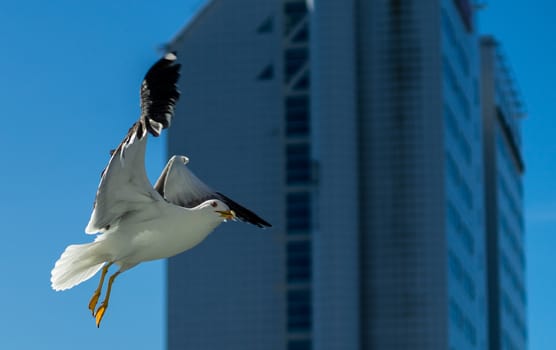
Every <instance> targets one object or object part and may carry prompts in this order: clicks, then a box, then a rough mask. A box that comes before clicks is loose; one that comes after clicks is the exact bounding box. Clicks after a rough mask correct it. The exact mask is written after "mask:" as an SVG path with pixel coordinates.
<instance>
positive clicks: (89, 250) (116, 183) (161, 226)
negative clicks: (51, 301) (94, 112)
mask: <svg viewBox="0 0 556 350" xmlns="http://www.w3.org/2000/svg"><path fill="white" fill-rule="evenodd" d="M179 69H180V64H178V63H177V55H176V53H175V52H172V53H167V54H166V55H165V56H164V57H162V58H161V59H159V60H158V61H157V62H156V63H155V64H154V65H153V66H152V67H151V68H150V69H149V70H148V71H147V74H146V75H145V78H144V79H143V82H142V84H141V90H140V97H141V115H140V117H139V120H138V121H136V122H135V123H134V124H133V125H132V126H131V128H130V129H129V131H128V133H127V135H126V137H125V138H124V139H123V141H122V142H121V143H120V144H119V146H118V147H117V148H116V149H115V150H113V151H112V152H111V154H110V161H109V162H108V166H107V167H106V168H105V169H104V171H103V172H102V174H101V179H100V184H99V187H98V190H97V193H96V198H95V202H94V205H93V212H92V214H91V218H90V221H89V223H88V224H87V227H86V228H85V232H86V233H87V234H97V236H96V237H95V240H94V241H93V242H91V243H86V244H74V245H70V246H68V247H67V248H66V249H65V250H64V252H63V253H62V255H61V256H60V258H59V259H58V261H56V264H55V265H54V268H53V269H52V272H51V279H50V281H51V284H52V289H54V290H56V291H61V290H66V289H69V288H72V287H74V286H76V285H78V284H80V283H82V282H84V281H86V280H88V279H90V278H92V277H93V276H94V275H95V274H97V273H98V272H99V271H101V275H100V281H99V284H98V287H97V289H96V290H95V291H94V293H93V296H92V298H91V300H90V302H89V306H88V307H89V310H90V311H91V312H92V314H93V317H94V318H95V322H96V326H97V327H100V322H101V321H102V318H103V317H104V314H105V313H106V310H107V308H108V302H109V300H110V293H111V291H112V284H113V283H114V280H115V279H116V277H117V276H118V275H120V274H121V273H122V272H124V271H127V270H129V269H131V268H132V267H134V266H136V265H138V264H139V263H142V262H144V261H151V260H157V259H164V258H168V257H171V256H174V255H176V254H179V253H181V252H184V251H186V250H189V249H191V248H193V247H195V246H196V245H197V244H199V243H200V242H202V241H203V240H204V239H205V238H206V237H207V236H208V235H209V234H210V233H211V232H212V231H213V230H214V229H215V228H216V227H217V226H218V225H220V224H221V223H222V222H225V221H227V220H232V221H237V220H240V221H244V222H247V223H250V224H253V225H255V226H258V227H260V228H265V227H270V226H271V225H270V224H269V223H268V222H266V221H265V220H263V219H262V218H260V217H259V216H258V215H257V214H255V213H253V212H252V211H250V210H249V209H247V208H245V207H243V206H241V205H240V204H238V203H237V202H235V201H233V200H232V199H230V198H228V197H226V196H225V195H223V194H222V193H219V192H216V191H214V190H212V189H211V188H210V187H209V186H208V185H206V184H205V183H204V182H202V181H201V180H200V179H199V178H198V177H197V176H195V174H193V172H191V171H190V170H189V169H188V168H187V164H188V162H189V159H188V158H187V157H186V156H180V155H175V156H173V157H171V158H170V160H169V161H168V163H167V164H166V167H165V168H164V170H163V171H162V173H161V175H160V177H159V178H158V180H157V181H156V183H155V185H154V187H153V186H152V184H151V183H150V181H149V179H148V178H147V174H146V171H145V149H146V144H147V138H148V136H149V134H151V135H153V136H155V137H156V136H159V135H160V133H161V132H162V130H163V129H166V128H168V127H169V126H170V123H171V121H172V117H173V115H174V108H175V106H176V103H177V101H178V98H179V96H180V93H179V91H178V88H177V81H178V79H179V75H180V74H179ZM114 264H115V265H116V266H118V267H119V269H118V270H117V271H116V272H115V273H113V274H112V275H111V276H110V278H109V279H108V286H107V287H106V295H105V297H104V300H103V301H102V302H101V304H100V306H99V307H98V308H97V307H96V306H97V303H98V301H99V298H100V296H101V293H102V289H103V285H104V280H105V277H106V275H107V273H108V269H109V268H110V267H111V266H112V265H114Z"/></svg>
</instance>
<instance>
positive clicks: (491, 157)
mask: <svg viewBox="0 0 556 350" xmlns="http://www.w3.org/2000/svg"><path fill="white" fill-rule="evenodd" d="M481 67H482V83H481V84H482V89H481V91H482V108H483V122H484V127H483V128H484V133H483V135H484V136H483V139H484V156H485V169H484V171H485V185H486V186H485V187H486V191H485V201H486V202H485V203H486V208H485V209H486V237H487V241H486V249H487V257H488V262H487V265H488V278H487V280H488V283H489V285H488V291H489V293H488V305H489V310H488V313H489V326H490V327H489V349H525V348H526V345H527V325H526V317H525V312H526V303H527V297H526V292H525V276H524V272H525V254H524V248H523V244H524V240H525V239H524V233H525V227H524V226H525V224H524V218H523V184H522V180H521V176H522V174H523V171H524V167H525V166H524V163H523V158H522V156H521V133H520V121H521V118H522V117H523V115H524V112H523V106H522V102H521V100H520V97H519V94H518V91H517V87H516V84H515V81H514V79H513V77H512V74H511V70H510V69H509V68H508V66H507V63H506V59H505V57H504V55H503V53H502V52H501V48H500V46H499V44H498V43H497V42H496V40H495V39H494V38H492V37H484V38H482V39H481Z"/></svg>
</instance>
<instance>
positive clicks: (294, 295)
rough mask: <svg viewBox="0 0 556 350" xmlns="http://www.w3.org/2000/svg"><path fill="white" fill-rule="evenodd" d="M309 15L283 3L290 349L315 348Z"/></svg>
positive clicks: (299, 2)
mask: <svg viewBox="0 0 556 350" xmlns="http://www.w3.org/2000/svg"><path fill="white" fill-rule="evenodd" d="M308 17H309V13H308V9H307V5H306V1H305V0H294V1H292V0H285V1H284V3H283V18H284V33H283V40H284V41H283V42H284V44H283V58H284V80H283V84H284V90H285V91H286V92H285V94H284V125H285V127H284V138H285V141H286V143H285V144H286V147H285V161H286V164H285V165H286V166H285V183H286V186H287V187H286V188H287V190H286V276H285V277H286V286H287V287H286V290H287V291H286V304H287V308H286V323H287V324H286V332H287V339H288V340H287V349H288V350H309V349H311V348H312V339H311V331H312V324H313V311H312V305H313V302H312V262H311V261H312V235H311V231H312V219H311V218H312V195H311V192H312V160H311V139H310V134H311V125H310V108H309V106H310V100H309V96H310V93H309V87H310V81H309V68H308V66H309V42H308V40H309V25H308V22H309V19H308Z"/></svg>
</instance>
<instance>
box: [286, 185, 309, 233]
mask: <svg viewBox="0 0 556 350" xmlns="http://www.w3.org/2000/svg"><path fill="white" fill-rule="evenodd" d="M286 215H287V225H286V227H287V230H288V234H304V233H305V234H307V233H309V229H310V228H311V198H310V195H309V192H292V193H288V196H287V210H286Z"/></svg>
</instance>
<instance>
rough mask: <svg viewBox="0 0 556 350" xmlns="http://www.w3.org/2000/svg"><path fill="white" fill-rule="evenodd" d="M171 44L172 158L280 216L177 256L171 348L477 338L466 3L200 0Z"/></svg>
mask: <svg viewBox="0 0 556 350" xmlns="http://www.w3.org/2000/svg"><path fill="white" fill-rule="evenodd" d="M169 47H170V48H171V49H172V50H177V51H178V52H179V53H180V57H181V58H180V59H181V61H182V63H183V69H182V80H181V83H180V86H181V90H182V93H183V94H182V99H181V101H180V104H179V107H178V111H177V113H178V115H177V116H176V118H175V121H174V126H173V127H172V128H171V129H170V134H169V151H170V153H172V154H174V153H177V154H185V155H187V156H189V157H190V159H191V167H192V168H193V170H194V171H196V172H198V173H199V174H200V175H201V176H202V178H203V179H206V180H207V182H208V183H209V184H210V185H212V186H214V187H216V188H217V189H219V190H220V191H222V192H224V193H227V194H229V195H230V196H231V197H232V198H237V200H238V201H239V202H241V203H242V204H245V205H246V206H248V207H250V208H253V209H255V211H256V212H258V213H259V214H260V215H261V216H263V217H264V218H265V219H267V220H268V221H270V222H271V223H272V224H273V228H272V229H270V230H267V231H266V232H258V231H257V230H255V229H252V230H251V229H249V228H246V227H245V226H244V225H233V224H228V225H224V227H222V228H221V229H219V230H218V231H217V232H216V233H215V234H214V235H213V236H212V237H210V238H209V239H207V241H206V242H205V243H203V244H202V245H201V246H199V247H197V248H195V249H194V250H192V251H190V252H188V253H187V254H183V255H180V256H178V257H175V258H172V259H170V261H169V263H168V348H169V349H182V348H194V349H289V350H300V349H342V350H343V349H389V350H390V349H404V350H405V349H487V348H488V346H489V339H491V338H492V337H494V336H497V334H494V333H493V331H492V330H490V328H489V321H490V318H489V315H491V314H492V312H493V311H492V310H491V308H490V307H488V304H487V303H488V302H490V300H491V296H490V293H488V291H487V287H491V285H490V284H488V285H487V277H490V276H491V275H490V271H491V269H490V268H487V261H488V262H491V260H490V258H489V259H487V253H488V249H487V248H488V247H489V243H488V242H489V241H488V240H487V239H486V238H485V237H486V236H485V232H486V226H485V224H486V221H485V220H486V217H485V209H486V207H487V206H489V205H490V204H488V203H489V202H485V193H486V192H485V190H486V188H485V186H484V184H485V181H484V179H485V175H486V174H487V173H486V172H485V171H484V170H485V168H484V161H485V159H484V158H483V119H482V110H481V92H480V85H481V70H480V54H479V37H478V33H477V31H476V26H475V18H474V13H473V10H472V8H471V4H470V3H469V2H468V1H466V0H427V1H419V2H415V1H410V0H390V1H384V0H380V1H379V0H366V1H363V0H343V1H336V0H314V1H306V0H242V1H241V2H238V1H230V0H213V1H209V2H208V3H207V5H206V6H205V7H204V8H203V10H202V11H200V13H199V14H198V15H197V16H196V17H195V18H194V19H193V20H192V21H191V22H190V23H189V24H188V25H187V26H186V27H185V28H184V29H183V30H182V31H181V32H180V33H179V34H178V35H177V36H176V37H175V38H174V40H173V41H172V42H171V44H170V45H169ZM485 154H486V153H485ZM486 184H487V186H488V183H486ZM485 203H486V204H485ZM494 263H495V262H494ZM498 271H500V269H498ZM512 295H513V294H512ZM504 317H505V316H504Z"/></svg>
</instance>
